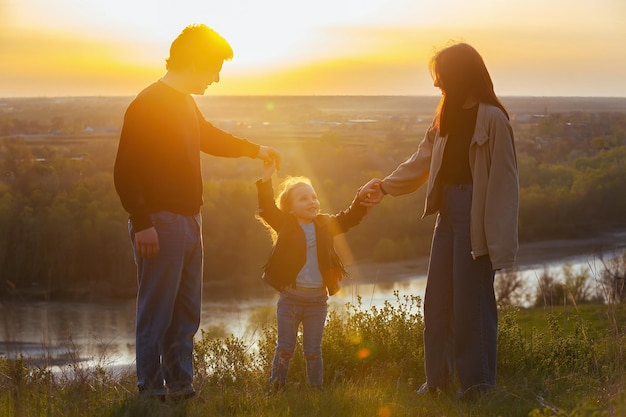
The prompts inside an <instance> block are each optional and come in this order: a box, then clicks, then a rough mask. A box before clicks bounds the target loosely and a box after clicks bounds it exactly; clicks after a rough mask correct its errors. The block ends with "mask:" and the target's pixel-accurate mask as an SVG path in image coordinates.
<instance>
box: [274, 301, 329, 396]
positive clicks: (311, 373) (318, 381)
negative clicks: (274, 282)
mask: <svg viewBox="0 0 626 417" xmlns="http://www.w3.org/2000/svg"><path fill="white" fill-rule="evenodd" d="M327 300H328V296H327V295H316V296H313V297H306V296H298V295H296V294H293V293H291V292H289V291H288V290H287V291H284V292H281V294H280V297H279V299H278V303H277V309H276V315H277V325H278V341H277V343H276V352H275V353H274V359H273V361H272V374H271V376H270V382H271V383H272V384H273V385H275V386H278V387H282V386H283V385H285V382H286V381H287V372H288V370H289V361H290V360H291V357H292V356H293V352H294V351H295V348H296V342H297V338H298V328H299V327H300V323H302V351H303V354H304V359H305V361H306V377H307V383H308V384H309V385H310V386H314V387H320V386H321V385H322V384H323V383H324V363H323V360H322V335H323V332H324V323H325V322H326V314H327V312H328V304H327Z"/></svg>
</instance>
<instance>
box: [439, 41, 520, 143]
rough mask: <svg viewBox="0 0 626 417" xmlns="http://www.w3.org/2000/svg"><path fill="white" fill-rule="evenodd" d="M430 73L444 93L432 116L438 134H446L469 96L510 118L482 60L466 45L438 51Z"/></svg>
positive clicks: (458, 44)
mask: <svg viewBox="0 0 626 417" xmlns="http://www.w3.org/2000/svg"><path fill="white" fill-rule="evenodd" d="M430 74H431V76H432V77H433V80H434V81H435V84H436V85H438V86H439V87H440V88H441V90H442V92H443V96H442V97H441V100H440V101H439V106H438V108H437V114H436V117H435V124H436V126H437V128H438V129H439V134H440V135H442V136H445V135H447V134H448V132H449V130H450V124H451V123H453V120H454V119H455V116H456V114H458V112H459V111H460V110H461V108H462V106H463V103H465V100H466V99H467V98H468V97H473V98H475V99H476V100H478V101H479V102H482V103H487V104H492V105H494V106H497V107H499V108H500V109H502V111H503V112H504V114H505V115H506V117H507V118H508V117H509V114H508V112H507V111H506V109H505V108H504V105H503V104H502V102H501V101H500V99H498V97H497V96H496V93H495V92H494V91H493V81H491V76H490V75H489V71H487V67H486V66H485V62H484V61H483V58H482V57H481V56H480V54H479V53H478V51H476V49H474V48H473V47H472V46H470V45H468V44H467V43H457V44H454V45H452V46H449V47H447V48H444V49H442V50H440V51H439V52H437V53H436V54H435V55H434V56H433V57H432V58H431V60H430Z"/></svg>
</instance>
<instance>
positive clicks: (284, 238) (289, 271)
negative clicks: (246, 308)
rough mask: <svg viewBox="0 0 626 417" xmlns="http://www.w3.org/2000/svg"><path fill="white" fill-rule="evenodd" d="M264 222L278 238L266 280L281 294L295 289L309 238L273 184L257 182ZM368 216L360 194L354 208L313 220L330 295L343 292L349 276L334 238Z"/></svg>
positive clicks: (265, 267) (258, 212)
mask: <svg viewBox="0 0 626 417" xmlns="http://www.w3.org/2000/svg"><path fill="white" fill-rule="evenodd" d="M256 186H257V191H258V197H259V209H258V210H257V216H259V217H260V218H262V219H263V220H264V221H265V222H266V223H267V224H268V225H269V226H270V227H271V228H272V229H274V230H275V231H276V232H277V234H278V236H277V238H276V242H275V243H274V247H273V248H272V253H271V255H270V258H269V260H268V261H267V263H266V264H265V266H264V267H263V277H262V279H263V280H264V281H265V282H266V283H267V284H269V285H271V286H272V287H274V288H275V289H276V290H278V291H282V290H284V289H285V288H286V287H289V286H295V284H296V278H297V276H298V273H299V272H300V270H301V269H302V267H303V266H304V264H305V262H306V236H305V235H304V230H302V227H301V226H300V225H299V224H298V221H297V219H296V218H295V217H294V216H293V215H292V214H288V213H283V212H282V211H281V210H280V209H279V208H278V207H277V206H276V202H275V200H274V189H273V187H272V181H271V180H269V181H266V182H263V181H261V180H258V181H257V182H256ZM366 214H367V207H365V206H363V205H361V202H360V200H359V196H358V193H357V195H356V196H355V198H354V200H353V201H352V203H351V204H350V206H349V207H348V208H347V209H346V210H343V211H341V212H339V213H337V214H318V215H317V217H316V218H315V219H314V220H313V223H314V224H315V236H316V240H317V260H318V263H319V268H320V272H321V274H322V278H323V280H324V285H325V286H326V288H327V290H328V294H329V295H333V294H335V293H336V292H337V291H338V290H339V282H340V281H341V280H342V279H343V277H344V276H346V275H347V271H346V269H345V268H344V266H343V264H342V262H341V260H340V259H339V256H338V255H337V252H336V251H335V245H334V241H333V237H334V236H336V235H339V234H341V233H344V232H346V231H347V230H348V229H350V228H352V227H354V226H356V225H357V224H359V223H360V222H361V220H362V219H363V217H365V215H366Z"/></svg>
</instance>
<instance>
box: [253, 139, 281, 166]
mask: <svg viewBox="0 0 626 417" xmlns="http://www.w3.org/2000/svg"><path fill="white" fill-rule="evenodd" d="M256 157H257V159H262V160H263V162H264V166H265V164H266V163H269V162H272V163H273V164H274V165H275V167H276V169H277V170H278V169H280V154H279V153H278V151H276V149H274V148H272V147H269V146H263V145H261V146H259V153H258V154H257V155H256Z"/></svg>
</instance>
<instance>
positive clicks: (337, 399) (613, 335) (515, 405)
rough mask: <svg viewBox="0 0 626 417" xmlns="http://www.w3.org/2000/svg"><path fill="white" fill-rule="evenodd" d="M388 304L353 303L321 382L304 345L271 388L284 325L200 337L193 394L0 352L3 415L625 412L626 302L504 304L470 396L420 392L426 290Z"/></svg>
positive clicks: (357, 416) (339, 317)
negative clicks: (146, 393)
mask: <svg viewBox="0 0 626 417" xmlns="http://www.w3.org/2000/svg"><path fill="white" fill-rule="evenodd" d="M395 296H396V302H395V303H391V302H388V303H386V304H385V305H384V306H383V307H379V308H376V307H370V308H369V309H364V308H363V307H362V305H361V304H360V301H359V302H358V303H357V305H351V304H348V305H347V306H346V309H345V310H342V311H341V312H338V311H334V312H331V313H330V315H329V318H328V321H327V325H326V331H325V334H324V345H323V351H324V362H325V381H326V382H325V389H324V390H323V391H317V390H312V389H310V388H308V387H307V386H306V384H304V380H305V369H304V361H303V358H302V355H301V353H300V352H298V353H296V354H295V355H294V357H293V359H292V363H291V368H290V374H289V381H288V386H287V388H286V389H285V390H284V391H281V392H279V393H277V394H273V395H267V388H268V386H267V376H268V374H269V367H270V364H271V358H272V355H273V351H274V343H275V338H276V329H275V327H274V325H273V322H272V321H271V320H270V322H269V323H268V324H265V325H264V326H263V327H262V328H263V331H262V335H261V336H260V337H259V338H258V340H256V341H255V342H254V343H249V342H244V341H243V340H242V339H239V338H235V337H232V336H231V337H213V336H212V335H211V334H208V333H202V335H201V338H200V340H199V341H198V342H197V343H196V350H195V356H194V361H195V366H196V380H195V383H194V385H195V387H196V390H197V392H198V395H197V396H196V398H194V399H192V400H190V401H188V402H186V403H182V404H174V403H169V402H166V403H164V404H163V403H155V402H147V401H146V400H142V399H139V398H138V397H137V395H136V388H135V377H134V375H133V374H131V373H124V374H121V375H120V374H116V375H114V374H113V373H112V372H111V371H108V370H107V369H105V368H103V367H95V368H94V367H92V368H87V369H86V368H82V367H81V366H80V364H74V365H70V366H69V368H68V369H67V370H66V371H64V372H61V373H53V372H51V371H50V370H49V369H47V368H45V367H29V366H28V364H27V362H26V360H24V359H19V360H7V359H0V417H5V416H7V417H8V416H11V417H16V416H20V417H21V416H27V417H40V416H41V417H43V416H46V417H51V416H67V417H75V416H76V417H78V416H81V417H82V416H90V417H91V416H94V417H98V416H110V417H122V416H250V417H252V416H254V417H262V416H267V417H270V416H271V417H281V416H337V417H351V416H354V417H365V416H373V417H404V416H406V417H408V416H411V417H421V416H424V417H425V416H503V417H504V416H530V417H547V416H569V417H586V416H589V417H591V416H594V417H604V416H607V417H608V416H624V415H626V392H625V391H626V390H624V385H625V383H626V378H625V376H624V374H625V372H624V371H625V363H626V362H625V358H624V353H625V351H626V326H625V325H624V323H625V320H624V319H625V318H626V308H625V307H624V306H623V305H617V306H615V305H613V306H607V305H603V304H593V305H591V304H589V305H582V306H577V307H576V306H571V305H565V306H560V307H549V308H534V309H524V310H521V309H517V308H507V309H503V310H501V311H500V333H499V334H500V338H499V360H498V387H497V388H496V389H495V390H494V391H492V392H490V393H489V394H487V395H485V396H484V397H483V398H481V399H479V400H474V401H466V402H459V401H458V400H455V399H453V398H449V397H446V396H443V395H442V396H437V397H433V396H426V397H418V396H417V395H416V394H415V389H416V388H417V387H418V386H419V385H420V384H421V383H422V382H423V378H424V370H423V351H422V330H423V321H422V316H421V314H420V311H421V306H420V303H421V300H420V299H419V298H418V297H412V296H404V297H400V296H399V295H398V294H397V293H396V294H395Z"/></svg>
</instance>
